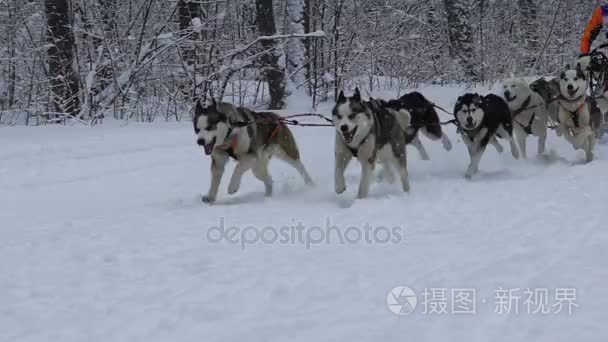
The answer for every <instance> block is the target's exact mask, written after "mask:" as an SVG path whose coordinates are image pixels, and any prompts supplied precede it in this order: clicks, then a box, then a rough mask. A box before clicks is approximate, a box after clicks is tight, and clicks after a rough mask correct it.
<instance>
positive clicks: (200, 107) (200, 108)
mask: <svg viewBox="0 0 608 342" xmlns="http://www.w3.org/2000/svg"><path fill="white" fill-rule="evenodd" d="M204 111H205V107H203V105H202V104H201V99H200V98H199V99H198V100H196V109H195V111H194V113H195V114H196V115H198V114H199V113H202V112H204Z"/></svg>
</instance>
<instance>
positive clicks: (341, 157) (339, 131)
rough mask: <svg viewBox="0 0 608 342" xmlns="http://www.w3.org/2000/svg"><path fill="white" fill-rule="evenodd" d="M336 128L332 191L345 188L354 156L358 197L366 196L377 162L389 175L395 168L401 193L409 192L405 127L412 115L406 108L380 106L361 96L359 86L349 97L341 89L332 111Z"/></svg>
mask: <svg viewBox="0 0 608 342" xmlns="http://www.w3.org/2000/svg"><path fill="white" fill-rule="evenodd" d="M332 116H333V122H334V126H335V128H336V141H335V158H336V164H335V188H336V189H335V190H336V193H337V194H342V193H344V192H345V191H346V182H345V179H344V171H345V170H346V168H347V166H348V164H349V162H350V161H351V160H352V158H353V157H355V158H357V160H358V161H359V163H360V164H361V181H360V184H359V192H358V198H360V199H362V198H366V197H367V196H368V194H369V188H370V183H371V178H372V173H373V171H374V169H375V166H376V162H377V161H379V162H381V163H382V164H384V167H385V171H386V172H387V174H388V175H389V178H392V177H391V176H390V175H391V174H392V170H391V167H393V166H394V167H396V168H397V170H398V173H399V176H400V178H401V185H402V189H403V191H404V192H409V191H410V183H409V177H408V170H407V155H406V146H405V130H406V129H407V128H408V127H409V124H410V121H411V116H410V113H409V112H408V111H407V110H400V111H394V110H391V109H388V108H383V107H382V106H381V105H380V104H379V103H378V102H377V100H375V99H371V100H370V102H366V101H364V100H362V99H361V93H360V92H359V88H357V89H355V92H354V95H353V96H351V97H348V98H347V97H346V96H344V92H343V91H340V94H339V95H338V101H337V102H336V105H335V106H334V108H333V110H332Z"/></svg>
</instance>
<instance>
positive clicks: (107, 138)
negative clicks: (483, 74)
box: [0, 88, 608, 342]
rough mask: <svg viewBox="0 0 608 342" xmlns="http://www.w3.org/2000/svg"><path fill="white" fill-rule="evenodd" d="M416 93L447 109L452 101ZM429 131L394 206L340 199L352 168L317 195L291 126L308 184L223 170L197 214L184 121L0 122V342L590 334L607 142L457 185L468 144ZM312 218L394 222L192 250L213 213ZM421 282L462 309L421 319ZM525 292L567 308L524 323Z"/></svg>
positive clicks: (444, 93) (322, 156) (605, 235)
mask: <svg viewBox="0 0 608 342" xmlns="http://www.w3.org/2000/svg"><path fill="white" fill-rule="evenodd" d="M421 91H422V92H423V93H424V94H425V95H426V96H428V97H429V99H431V100H433V101H436V102H437V103H438V104H440V105H441V106H442V107H444V108H446V109H449V110H451V108H452V106H453V104H454V102H455V100H456V98H457V96H458V95H459V94H460V93H461V92H462V91H463V90H462V89H459V88H424V89H421ZM374 95H376V96H381V97H382V96H383V97H385V98H388V97H391V96H395V95H397V94H395V93H392V92H391V93H388V92H386V93H380V94H378V93H375V94H374ZM292 102H293V103H295V104H294V105H297V104H298V103H297V101H296V100H293V99H292ZM299 105H300V107H299V108H301V109H304V104H303V102H302V103H300V104H299ZM328 110H329V106H327V105H325V107H322V108H320V112H325V113H327V112H328ZM444 118H447V116H444ZM447 131H448V132H449V134H450V137H451V138H452V140H453V142H454V143H455V147H454V150H453V151H451V152H446V151H444V150H443V149H442V147H441V144H440V143H438V142H430V141H428V140H427V139H425V138H423V142H424V144H425V146H426V147H427V149H428V151H429V153H430V155H431V158H432V159H431V160H430V161H422V160H420V158H419V156H418V154H417V152H416V151H415V150H414V149H409V152H410V154H409V169H410V177H411V178H410V181H411V186H412V191H411V193H410V194H409V195H404V194H401V193H400V191H399V190H398V189H397V188H394V187H393V186H391V185H389V184H386V183H378V182H377V183H374V185H373V186H372V191H371V196H370V198H368V199H365V200H355V196H356V190H357V185H358V180H359V169H358V167H357V165H356V164H355V163H353V164H351V166H350V168H349V169H348V171H347V181H348V186H349V188H348V190H347V193H346V194H344V195H342V196H338V195H336V194H334V192H333V139H334V138H333V129H332V128H296V129H294V133H295V136H296V138H297V140H298V143H299V146H300V149H301V153H302V156H303V160H304V163H305V165H306V166H307V167H308V169H309V171H310V173H311V174H312V176H313V178H314V179H315V181H316V186H315V187H314V188H310V189H309V188H306V187H305V186H304V184H303V181H302V180H301V179H300V177H299V176H298V175H297V173H296V172H295V171H294V170H292V169H291V168H290V167H289V166H286V165H284V164H281V163H280V162H272V163H271V168H270V171H271V174H272V175H273V177H274V180H275V196H274V197H273V198H264V197H263V186H262V184H261V183H260V182H258V181H257V180H255V179H254V178H253V176H252V175H251V174H247V175H246V177H245V178H244V180H243V184H242V188H241V190H240V192H239V193H238V194H236V195H233V196H229V195H227V194H226V188H227V182H228V178H229V176H225V178H224V180H223V182H222V187H221V190H220V191H221V193H220V196H219V198H218V203H217V204H216V205H214V206H211V207H210V206H207V205H204V204H202V203H201V202H200V195H201V193H205V192H206V191H207V187H208V185H209V184H208V183H209V165H210V162H209V159H208V158H206V157H205V156H204V155H203V153H202V152H201V151H200V150H199V148H198V147H197V146H196V144H195V139H194V134H193V132H192V127H191V124H190V123H188V122H185V123H159V122H157V123H154V124H135V123H131V124H129V125H125V124H123V123H120V122H112V121H110V120H106V123H105V124H104V125H98V126H94V127H84V126H79V125H76V126H55V127H51V126H47V127H9V128H7V127H5V128H0V160H2V163H1V164H0V208H1V209H0V222H2V225H1V228H0V234H1V236H2V239H0V270H2V271H1V272H0V289H1V291H0V303H2V305H1V306H0V341H19V342H26V341H27V342H31V341H53V340H55V341H62V342H69V341H92V342H97V341H100V342H101V341H103V342H109V341H180V342H185V341H201V339H202V340H205V341H251V342H254V341H256V342H257V341H264V342H266V341H307V342H308V341H373V340H377V341H404V340H407V341H431V342H432V341H442V342H443V341H551V342H559V341H573V340H580V341H605V340H606V338H607V337H608V328H606V326H605V325H604V324H602V323H601V322H602V319H603V318H604V317H605V308H606V305H607V304H608V300H607V299H606V296H605V294H604V293H603V290H604V288H605V281H606V279H608V252H606V245H607V243H608V232H607V231H606V229H605V224H604V220H603V215H602V213H603V212H604V211H605V206H606V202H607V200H608V177H606V174H608V149H607V148H606V145H605V144H604V145H602V144H600V145H598V147H597V160H596V161H594V162H593V163H591V164H588V165H581V164H580V163H579V162H580V161H581V160H582V159H583V156H582V155H581V154H580V152H576V151H574V150H572V148H571V147H570V146H568V145H567V144H566V143H564V142H563V141H562V140H560V139H558V138H556V137H555V135H554V134H551V137H550V139H549V141H548V148H549V149H550V150H551V151H550V152H548V155H549V157H547V158H544V159H534V158H532V159H530V160H528V161H515V160H513V159H512V158H511V156H510V153H508V152H505V153H504V154H502V155H499V154H498V153H497V152H496V151H495V150H494V149H493V148H489V149H488V153H487V154H486V155H485V157H484V159H483V160H482V163H481V167H480V169H481V171H480V174H479V175H478V176H477V177H476V178H474V179H473V180H472V181H466V180H465V179H464V178H463V175H464V171H465V169H466V166H467V163H468V156H467V153H466V148H465V146H464V145H463V143H462V142H461V141H460V139H458V137H457V136H456V134H455V129H454V128H453V127H448V128H447ZM535 146H536V144H535V142H534V143H531V146H529V147H530V149H531V151H533V150H534V149H535ZM531 154H532V153H531ZM233 166H234V164H231V165H230V167H229V168H228V172H231V171H232V167H233ZM327 218H329V219H330V220H331V222H332V224H334V225H336V226H337V227H338V231H346V230H347V229H348V227H349V226H351V225H356V226H358V227H363V226H364V225H365V224H366V223H367V224H369V225H371V226H373V227H375V228H377V227H379V226H386V227H400V229H401V233H402V241H401V242H400V243H397V244H390V243H389V244H386V243H385V244H380V243H376V244H370V243H367V242H366V241H359V242H358V243H354V244H340V243H339V242H338V241H337V240H333V241H332V242H331V243H330V244H327V243H320V244H314V245H309V248H308V249H307V248H306V245H305V244H303V243H298V242H297V240H296V241H295V242H294V243H288V244H285V243H283V244H281V243H275V244H273V245H268V244H263V243H257V244H248V245H244V246H243V248H242V247H241V245H240V244H238V243H237V244H232V243H228V242H224V243H212V242H210V241H209V240H208V229H209V228H211V227H212V226H214V225H219V224H220V222H221V220H222V219H223V220H224V223H225V226H232V225H235V226H239V227H240V228H241V229H244V228H245V227H247V226H251V225H253V226H256V227H258V228H259V229H261V228H263V227H265V226H269V225H270V226H274V227H279V226H283V225H294V224H296V223H298V222H301V223H302V224H303V225H305V226H306V227H309V228H310V227H312V226H314V225H320V226H321V227H324V226H325V221H326V219H327ZM400 285H403V286H409V287H411V288H412V289H413V290H414V291H415V292H416V294H417V296H418V307H417V308H416V310H415V312H413V313H411V314H410V315H407V316H397V315H394V314H393V313H392V312H391V311H390V310H389V309H388V307H387V304H386V298H387V294H388V293H389V291H390V290H391V289H392V288H394V287H396V286H400ZM427 287H428V288H446V289H447V291H448V292H447V296H448V298H451V292H450V291H451V290H452V289H457V288H474V289H475V290H476V299H477V306H476V307H477V310H476V313H475V314H473V315H456V314H451V313H450V310H451V308H450V305H449V304H448V306H447V310H448V314H441V315H439V314H424V313H423V308H422V304H421V303H422V302H423V296H422V294H423V291H424V289H425V288H427ZM526 287H530V288H533V289H534V288H547V289H548V290H549V304H551V303H553V299H554V291H555V290H556V289H558V288H574V289H576V291H577V292H576V295H577V298H576V304H577V305H578V307H575V308H574V309H573V312H572V314H570V315H569V314H567V313H561V314H555V313H550V314H546V315H541V314H540V313H538V314H527V313H526V308H525V306H524V305H523V301H524V299H525V298H526V297H525V296H524V295H523V290H524V289H525V288H526ZM500 288H502V289H512V288H520V291H521V292H519V296H521V300H520V301H521V303H520V304H519V314H515V313H514V312H512V313H511V314H504V315H500V314H497V313H494V309H495V305H494V302H495V297H496V293H495V290H499V289H500ZM484 300H485V303H483V301H484Z"/></svg>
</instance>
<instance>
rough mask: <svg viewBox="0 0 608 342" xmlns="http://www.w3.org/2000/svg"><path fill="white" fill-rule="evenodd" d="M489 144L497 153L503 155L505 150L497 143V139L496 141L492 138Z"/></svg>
mask: <svg viewBox="0 0 608 342" xmlns="http://www.w3.org/2000/svg"><path fill="white" fill-rule="evenodd" d="M490 142H491V143H492V145H494V147H495V148H496V151H498V153H503V152H504V151H505V149H504V148H503V147H502V145H501V144H500V143H499V142H498V139H496V137H493V138H492V139H491V140H490Z"/></svg>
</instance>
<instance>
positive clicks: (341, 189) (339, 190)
mask: <svg viewBox="0 0 608 342" xmlns="http://www.w3.org/2000/svg"><path fill="white" fill-rule="evenodd" d="M345 191H346V185H336V193H337V194H338V195H341V194H343V193H344V192H345Z"/></svg>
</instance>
